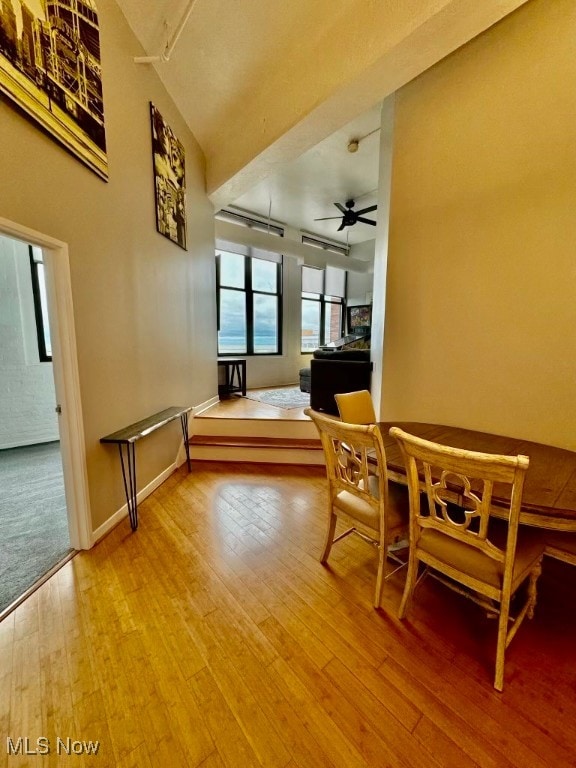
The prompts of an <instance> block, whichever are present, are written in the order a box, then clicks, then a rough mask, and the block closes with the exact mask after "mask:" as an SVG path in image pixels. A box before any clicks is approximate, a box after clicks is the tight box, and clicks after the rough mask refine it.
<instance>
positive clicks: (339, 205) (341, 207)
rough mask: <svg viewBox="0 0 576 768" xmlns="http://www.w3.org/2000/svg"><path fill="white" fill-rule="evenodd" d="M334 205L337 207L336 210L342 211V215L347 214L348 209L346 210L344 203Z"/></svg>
mask: <svg viewBox="0 0 576 768" xmlns="http://www.w3.org/2000/svg"><path fill="white" fill-rule="evenodd" d="M334 205H335V206H336V208H338V210H339V211H342V213H346V211H347V209H346V208H344V206H343V205H342V203H334Z"/></svg>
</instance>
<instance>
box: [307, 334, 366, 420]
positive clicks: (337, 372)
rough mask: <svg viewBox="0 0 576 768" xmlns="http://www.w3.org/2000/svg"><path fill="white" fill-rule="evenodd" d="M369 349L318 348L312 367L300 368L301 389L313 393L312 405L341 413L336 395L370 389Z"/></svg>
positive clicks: (325, 411)
mask: <svg viewBox="0 0 576 768" xmlns="http://www.w3.org/2000/svg"><path fill="white" fill-rule="evenodd" d="M371 373H372V363H371V362H370V350H369V349H337V350H328V349H317V350H315V352H314V354H313V356H312V360H311V361H310V367H309V368H302V369H301V371H300V389H301V391H302V392H309V393H310V407H311V408H313V409H314V410H315V411H323V412H324V413H330V414H332V415H334V416H337V415H338V407H337V405H336V400H335V399H334V395H335V394H339V393H340V392H355V391H356V390H359V389H367V390H370V376H371Z"/></svg>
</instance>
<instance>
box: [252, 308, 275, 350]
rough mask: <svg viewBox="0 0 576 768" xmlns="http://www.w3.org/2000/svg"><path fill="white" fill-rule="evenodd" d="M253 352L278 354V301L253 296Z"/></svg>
mask: <svg viewBox="0 0 576 768" xmlns="http://www.w3.org/2000/svg"><path fill="white" fill-rule="evenodd" d="M254 352H255V353H259V354H264V353H274V352H278V299H277V297H276V296H263V295H262V294H257V293H256V294H254Z"/></svg>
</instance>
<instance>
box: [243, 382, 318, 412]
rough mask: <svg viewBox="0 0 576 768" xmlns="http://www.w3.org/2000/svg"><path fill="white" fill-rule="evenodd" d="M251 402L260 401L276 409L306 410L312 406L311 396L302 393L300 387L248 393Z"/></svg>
mask: <svg viewBox="0 0 576 768" xmlns="http://www.w3.org/2000/svg"><path fill="white" fill-rule="evenodd" d="M246 397H248V398H250V400H258V402H260V403H266V405H274V406H276V408H284V409H285V410H287V409H290V408H306V407H307V406H308V405H310V394H309V393H308V392H300V388H299V387H284V388H282V389H270V390H266V391H264V392H247V393H246Z"/></svg>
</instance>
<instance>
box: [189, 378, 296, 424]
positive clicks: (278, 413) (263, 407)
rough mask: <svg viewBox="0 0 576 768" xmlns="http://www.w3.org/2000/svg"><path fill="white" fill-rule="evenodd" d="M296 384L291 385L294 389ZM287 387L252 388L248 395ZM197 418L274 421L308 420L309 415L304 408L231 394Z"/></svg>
mask: <svg viewBox="0 0 576 768" xmlns="http://www.w3.org/2000/svg"><path fill="white" fill-rule="evenodd" d="M294 386H295V385H293V384H292V385H291V386H290V387H289V389H292V388H293V387H294ZM285 388H286V387H265V388H263V389H250V390H248V395H250V394H254V395H257V394H259V393H260V392H270V391H273V390H276V389H285ZM195 418H197V419H269V420H272V421H275V420H278V419H280V420H282V421H308V416H306V415H305V413H304V408H278V407H277V406H275V405H268V404H267V403H261V402H259V401H258V400H253V399H251V398H250V397H240V396H239V395H231V396H230V397H229V398H228V399H227V400H220V402H218V403H216V405H213V406H212V407H211V408H209V409H208V410H207V411H204V412H203V413H201V414H199V415H197V416H196V417H195Z"/></svg>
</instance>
